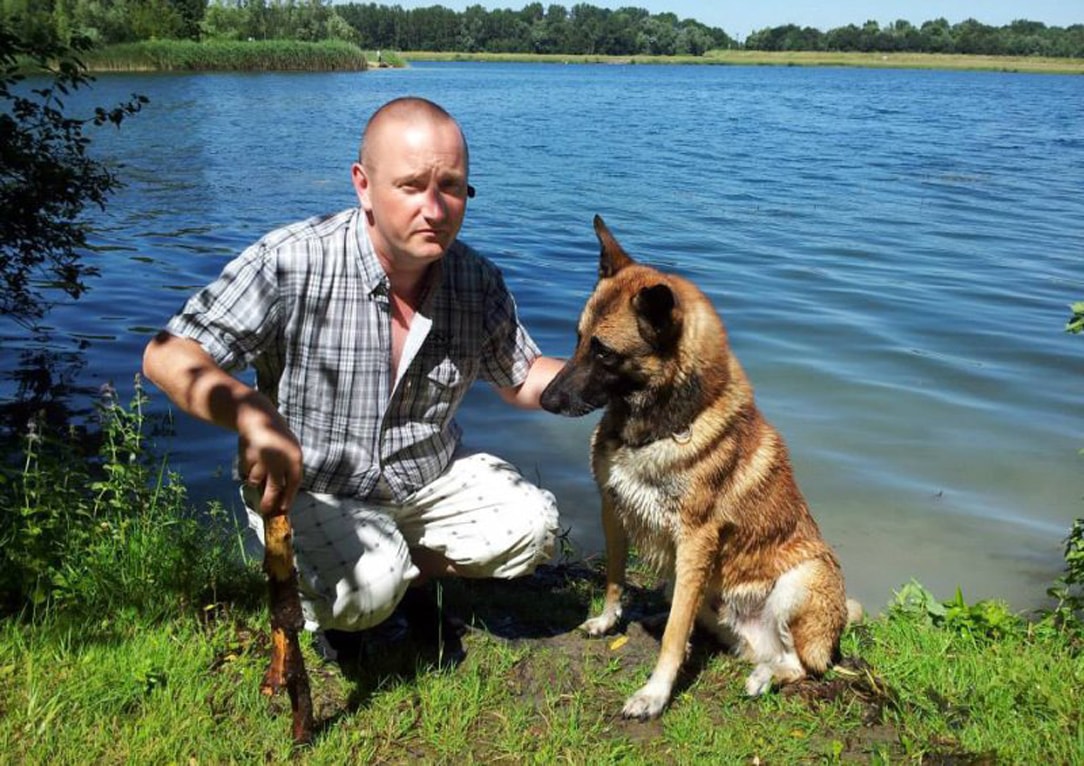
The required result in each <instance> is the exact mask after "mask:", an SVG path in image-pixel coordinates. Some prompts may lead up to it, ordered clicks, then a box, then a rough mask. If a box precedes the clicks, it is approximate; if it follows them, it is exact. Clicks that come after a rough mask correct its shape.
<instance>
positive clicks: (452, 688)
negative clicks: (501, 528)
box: [0, 575, 1084, 764]
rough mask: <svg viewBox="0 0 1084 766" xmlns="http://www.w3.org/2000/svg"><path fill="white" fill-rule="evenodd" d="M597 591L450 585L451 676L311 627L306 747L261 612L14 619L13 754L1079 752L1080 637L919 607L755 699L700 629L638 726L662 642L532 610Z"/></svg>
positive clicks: (1022, 755) (5, 661)
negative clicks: (292, 729) (938, 617)
mask: <svg viewBox="0 0 1084 766" xmlns="http://www.w3.org/2000/svg"><path fill="white" fill-rule="evenodd" d="M577 578H579V579H577ZM597 588H598V580H597V578H593V577H590V576H587V577H581V576H580V575H577V576H576V577H570V578H556V582H555V578H553V577H545V576H542V577H535V578H530V579H528V580H525V581H523V582H521V583H515V584H500V585H493V584H485V583H453V584H449V586H448V588H447V589H446V602H450V603H451V604H452V605H453V606H454V608H456V609H457V610H463V611H462V612H461V613H464V614H472V615H474V617H475V626H476V628H475V630H472V631H471V632H470V633H469V634H468V636H467V639H466V649H467V655H466V659H465V660H464V661H463V662H462V663H461V664H459V665H457V666H454V667H449V668H438V667H436V665H435V658H434V657H433V656H432V655H427V654H426V652H425V650H423V649H421V648H420V647H418V646H415V645H414V644H412V643H411V642H409V641H403V640H396V639H391V638H389V639H386V641H385V643H382V644H381V643H379V642H378V641H377V640H376V639H374V643H373V645H372V648H371V650H370V651H369V652H368V654H367V655H366V658H365V660H364V661H363V662H362V664H361V666H360V667H359V668H358V669H357V670H355V671H350V672H348V673H347V674H345V675H344V674H343V673H342V672H340V671H339V670H338V669H337V668H334V667H332V666H327V665H323V664H321V663H320V661H319V660H318V659H317V657H316V656H315V654H313V652H312V649H311V647H310V646H309V643H308V639H307V638H305V639H303V644H304V647H305V654H306V661H307V664H308V667H309V670H310V676H311V681H312V687H313V697H314V705H315V710H316V716H317V725H318V730H317V736H316V740H315V742H314V743H313V744H312V745H311V746H309V747H305V748H303V749H300V750H295V749H294V748H293V746H292V745H291V744H290V739H289V718H290V716H289V704H288V701H287V700H286V699H285V698H284V697H281V696H280V697H276V698H274V699H271V700H268V699H266V698H264V697H262V696H261V695H260V693H259V683H260V678H261V676H262V673H263V670H264V668H265V663H266V659H267V631H266V624H267V623H266V613H265V612H264V611H263V610H261V609H259V608H256V609H249V610H235V609H230V608H228V607H226V606H225V605H217V606H216V607H215V608H213V609H208V610H206V612H205V613H203V615H202V616H200V614H177V615H174V616H172V617H169V618H163V619H155V620H146V619H142V618H140V617H139V616H138V615H128V616H124V617H122V618H120V619H116V620H114V619H110V618H103V619H102V620H100V621H97V622H91V623H80V622H74V623H73V622H66V621H63V620H52V619H49V620H44V621H39V622H35V623H27V622H23V621H19V620H14V619H10V620H7V621H6V622H5V623H4V624H3V625H0V710H2V711H3V715H2V716H0V753H3V756H2V757H3V758H4V759H6V762H10V763H179V762H191V763H197V762H198V763H227V762H231V763H256V762H263V763H285V762H287V761H291V760H296V761H297V762H299V763H311V764H323V763H405V762H409V761H417V762H422V763H499V762H510V763H557V762H570V763H644V764H649V763H650V764H658V763H673V764H686V763H738V762H752V761H753V760H754V759H756V758H759V759H760V761H761V762H762V763H797V762H834V761H838V760H852V761H853V760H859V761H863V762H878V760H879V759H880V762H901V761H912V762H919V761H921V760H922V759H931V760H936V759H942V761H941V762H946V761H948V760H950V759H953V758H955V759H958V760H957V761H955V762H968V763H970V762H975V761H976V759H983V758H985V759H987V762H990V763H995V762H996V763H1019V764H1031V763H1064V764H1071V763H1080V762H1082V756H1081V754H1082V753H1084V722H1082V716H1081V710H1082V709H1084V699H1082V696H1084V693H1082V689H1084V657H1082V655H1081V652H1080V648H1081V647H1080V646H1079V645H1075V644H1074V643H1073V642H1072V641H1071V640H1069V639H1067V638H1066V637H1065V636H1064V635H1062V634H1055V633H1051V634H1049V635H1044V636H1038V635H1035V634H1032V635H1029V634H1028V632H1027V631H1026V630H1025V631H1022V632H1021V633H1019V634H1018V635H1014V636H1013V637H1011V638H1008V639H1002V640H997V641H988V640H976V639H975V637H974V636H968V635H966V634H964V633H960V632H958V631H954V630H949V629H946V628H945V627H943V626H942V627H939V626H936V625H933V624H930V623H928V622H926V621H924V620H923V619H922V618H921V616H918V615H912V614H895V615H890V616H886V617H881V618H878V619H876V620H873V621H872V622H870V623H868V624H866V625H863V626H860V627H858V628H856V629H852V630H851V631H850V632H849V633H848V635H847V636H846V638H845V642H844V655H845V658H846V659H845V662H844V663H843V665H842V666H841V668H840V669H839V670H838V671H834V672H832V673H829V675H828V676H827V677H826V678H825V679H822V680H819V681H811V682H803V683H802V684H799V685H798V686H797V687H792V688H790V689H786V690H783V691H776V692H773V693H770V694H769V695H767V696H766V697H763V698H760V699H755V700H750V699H747V698H746V697H745V696H744V695H743V694H742V679H743V678H744V675H745V674H746V673H747V672H748V667H747V666H745V665H744V663H741V662H740V661H738V660H735V659H733V658H731V657H729V656H726V655H724V654H722V653H720V652H718V651H717V650H716V649H715V648H714V647H713V646H712V645H711V644H710V643H709V642H707V641H703V640H699V639H698V640H697V641H696V642H695V643H694V652H693V654H692V656H691V658H690V660H689V664H688V667H687V669H686V672H685V673H683V675H682V678H681V680H680V682H679V690H678V692H677V694H676V696H675V699H674V701H673V703H672V705H671V707H670V709H669V710H668V711H667V712H666V713H665V714H664V715H663V717H662V718H661V719H660V720H658V721H652V722H646V723H641V722H630V721H624V720H623V719H621V718H620V715H619V711H620V708H621V704H622V702H623V700H624V698H625V697H626V696H627V695H628V694H630V693H631V692H633V691H634V690H635V689H636V688H638V686H639V685H640V684H642V683H643V681H644V680H645V679H646V677H647V675H648V673H649V672H650V668H651V665H652V663H653V661H654V657H655V652H656V651H657V647H658V642H657V639H656V638H655V637H654V636H653V635H651V634H649V633H646V632H645V631H644V630H643V629H642V628H641V627H640V626H639V624H638V623H636V622H633V623H632V624H631V625H630V626H629V628H628V630H627V632H626V635H627V637H628V639H629V640H628V641H627V642H625V643H620V642H617V641H614V640H613V639H612V638H610V639H601V640H591V639H587V638H585V637H583V636H580V635H579V634H577V633H576V632H575V631H574V630H573V629H572V628H573V626H574V622H570V623H569V624H568V625H565V626H563V628H564V629H555V628H556V627H557V626H556V623H558V622H560V620H556V621H555V620H552V619H548V620H546V621H545V625H543V624H542V623H539V622H538V618H539V615H548V614H550V613H551V612H550V610H551V607H552V613H553V614H558V615H560V614H563V613H565V612H568V607H569V605H570V603H575V604H577V605H579V606H581V607H583V609H584V610H586V608H587V603H588V601H590V600H591V599H592V598H594V597H596V596H597V595H598V593H597V590H596V589H597ZM513 592H519V594H520V596H521V598H520V599H519V602H518V603H519V607H518V609H517V610H515V611H513V612H512V613H511V615H510V616H511V617H513V618H515V622H516V624H517V626H518V631H519V632H522V633H524V635H516V636H511V637H508V636H504V637H502V635H500V633H501V632H503V631H501V630H496V631H490V630H486V629H485V628H484V623H485V622H486V621H487V620H498V619H500V618H501V617H502V616H503V617H508V616H509V615H508V614H506V611H507V607H506V606H504V605H503V604H504V603H505V602H506V599H507V597H508V596H509V594H511V593H513ZM641 597H646V598H648V599H652V598H656V597H657V594H654V592H653V591H649V592H647V593H646V595H645V594H644V593H641ZM494 605H500V606H498V607H496V608H495V606H494ZM584 613H586V611H584ZM568 616H569V617H571V616H572V615H571V613H570V612H569V613H568ZM580 616H582V615H580Z"/></svg>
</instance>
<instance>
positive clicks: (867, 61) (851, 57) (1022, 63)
mask: <svg viewBox="0 0 1084 766" xmlns="http://www.w3.org/2000/svg"><path fill="white" fill-rule="evenodd" d="M398 55H399V56H400V57H401V58H402V59H403V60H405V61H406V62H408V63H409V62H411V61H483V62H515V63H551V64H651V65H675V64H682V65H708V66H710V65H716V66H807V67H860V68H872V69H951V70H965V71H976V72H1021V73H1035V74H1078V75H1079V74H1084V59H1068V58H1048V57H1039V56H971V55H965V54H949V53H876V52H874V53H831V52H816V51H787V52H774V51H728V50H715V51H708V52H707V53H706V54H704V55H703V56H594V55H562V54H529V53H451V52H449V53H436V52H432V51H403V52H400V53H399V54H398Z"/></svg>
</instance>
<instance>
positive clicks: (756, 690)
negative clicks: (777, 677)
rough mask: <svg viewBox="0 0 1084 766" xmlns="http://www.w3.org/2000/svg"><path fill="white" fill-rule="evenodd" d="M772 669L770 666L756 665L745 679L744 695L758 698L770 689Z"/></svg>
mask: <svg viewBox="0 0 1084 766" xmlns="http://www.w3.org/2000/svg"><path fill="white" fill-rule="evenodd" d="M773 676H774V674H773V673H772V668H771V666H770V665H757V666H756V667H755V668H754V669H753V672H752V673H750V674H749V677H748V678H746V679H745V693H746V694H748V695H749V696H750V697H759V696H760V695H761V694H764V693H765V692H767V691H768V690H769V689H771V688H772V678H773Z"/></svg>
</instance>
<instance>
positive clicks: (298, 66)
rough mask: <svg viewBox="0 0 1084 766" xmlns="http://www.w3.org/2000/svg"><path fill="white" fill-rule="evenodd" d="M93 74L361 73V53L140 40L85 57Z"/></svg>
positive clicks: (327, 44) (344, 48)
mask: <svg viewBox="0 0 1084 766" xmlns="http://www.w3.org/2000/svg"><path fill="white" fill-rule="evenodd" d="M85 63H86V65H87V67H88V69H90V70H91V71H97V72H133V71H160V72H177V71H183V72H213V71H260V72H266V71H279V72H285V71H311V72H331V71H364V70H365V69H366V68H367V67H368V62H367V61H366V57H365V52H364V51H362V50H361V49H360V48H358V47H357V46H356V45H353V44H351V43H348V42H344V41H342V40H325V41H322V42H301V41H299V40H250V41H241V40H220V41H210V42H202V43H198V42H194V41H191V40H146V41H143V42H138V43H125V44H122V45H110V46H108V47H106V48H101V49H98V50H95V51H92V52H91V53H88V54H87V56H86V57H85Z"/></svg>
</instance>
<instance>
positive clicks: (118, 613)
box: [0, 380, 1084, 764]
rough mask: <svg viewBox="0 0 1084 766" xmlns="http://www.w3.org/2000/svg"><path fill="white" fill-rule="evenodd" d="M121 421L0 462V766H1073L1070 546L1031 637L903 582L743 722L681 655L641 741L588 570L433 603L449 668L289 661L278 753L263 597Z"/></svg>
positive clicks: (406, 636)
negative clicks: (460, 626) (593, 625)
mask: <svg viewBox="0 0 1084 766" xmlns="http://www.w3.org/2000/svg"><path fill="white" fill-rule="evenodd" d="M144 402H145V397H144V396H143V394H142V391H141V390H140V386H139V383H138V380H137V383H136V394H135V396H134V397H133V400H132V404H131V405H130V406H129V407H128V408H127V409H126V408H124V407H121V406H120V405H118V404H117V402H116V393H115V392H112V391H109V392H106V395H105V397H104V401H103V402H102V403H100V405H99V408H98V421H97V422H98V426H97V427H98V428H99V429H100V430H101V433H100V434H98V435H95V434H94V433H92V432H91V430H89V429H88V431H87V432H80V431H79V430H78V429H76V430H70V431H68V432H67V433H66V435H65V438H57V437H55V436H51V435H50V434H49V433H48V429H46V428H45V427H44V426H39V427H36V428H35V429H34V430H32V431H31V433H29V434H28V435H27V436H26V438H25V440H24V441H25V445H24V449H23V450H22V454H20V455H17V456H14V457H13V456H11V455H8V456H6V459H5V460H3V461H2V462H0V468H3V469H4V470H3V472H2V473H0V542H2V543H3V544H2V545H0V586H2V590H0V592H2V595H3V602H2V603H3V604H4V605H5V606H6V609H5V611H4V612H3V614H4V615H6V616H4V617H3V618H2V619H0V763H2V764H6V763H19V764H24V763H25V764H69V763H73V764H74V763H78V764H86V763H93V764H114V763H117V764H120V763H125V764H127V763H182V762H183V763H193V764H194V763H240V764H247V763H253V764H255V763H271V764H274V763H286V762H298V763H303V764H341V763H374V764H384V763H416V762H417V763H448V764H451V763H455V764H459V763H465V764H470V763H487V764H488V763H501V762H506V763H515V764H520V763H527V764H531V763H545V764H549V763H560V762H568V763H584V764H596V763H599V764H604V763H621V764H697V763H713V764H714V763H757V762H760V763H788V764H789V763H837V762H867V763H870V762H871V763H899V762H908V761H909V762H916V763H917V762H934V763H1006V764H1016V763H1019V764H1032V763H1058V764H1074V763H1084V715H1082V712H1081V711H1082V710H1084V622H1082V621H1081V617H1080V615H1081V607H1082V606H1084V595H1082V594H1081V592H1080V584H1081V583H1082V582H1084V521H1080V522H1078V523H1077V524H1076V525H1074V528H1073V531H1072V532H1071V533H1070V536H1069V538H1068V540H1067V546H1066V561H1067V564H1068V569H1067V572H1068V573H1067V575H1066V576H1065V577H1064V578H1062V579H1060V580H1059V581H1058V582H1057V583H1055V584H1054V586H1053V587H1052V588H1051V595H1052V596H1055V599H1056V601H1057V603H1058V606H1057V607H1056V608H1055V610H1054V611H1053V612H1051V613H1050V614H1048V615H1046V616H1045V617H1043V618H1042V619H1039V620H1035V621H1027V620H1024V619H1023V618H1022V617H1020V616H1019V615H1015V614H1012V613H1010V612H1009V611H1008V609H1007V608H1006V607H1005V606H1004V605H1003V604H1000V603H998V602H979V603H977V604H967V603H965V602H964V601H963V599H962V598H961V597H959V595H957V597H956V598H955V599H952V600H949V601H947V602H943V603H942V602H938V601H937V600H936V599H934V597H933V596H932V595H931V594H930V593H929V592H928V591H926V590H925V589H923V588H922V587H921V586H920V585H918V584H917V583H908V584H907V585H905V586H903V587H902V588H901V589H900V591H899V592H898V593H897V594H896V595H895V597H894V598H893V600H892V601H891V603H890V604H889V606H888V608H887V609H886V611H885V613H884V614H883V615H882V616H880V617H878V618H876V619H873V620H870V621H869V622H867V623H864V624H861V625H858V626H854V627H852V628H851V629H849V630H848V632H847V633H846V634H845V636H844V640H843V645H842V657H841V661H840V663H839V665H838V666H837V667H836V668H834V669H833V670H832V671H830V672H829V673H828V674H827V675H826V676H825V677H824V678H821V679H815V680H806V681H803V682H801V683H798V684H795V685H792V686H788V687H785V688H784V689H781V690H776V691H773V692H771V693H769V694H768V695H765V696H764V697H761V698H758V699H748V698H746V697H745V696H744V693H743V679H744V677H745V676H746V675H747V674H748V672H749V667H748V666H747V665H746V664H745V663H743V662H741V661H738V660H736V659H734V658H732V657H730V656H728V655H726V654H724V653H723V652H721V651H720V649H719V647H718V646H717V645H715V644H714V643H713V642H712V641H711V640H709V639H705V638H702V637H699V636H698V637H694V641H693V643H692V646H691V651H690V654H689V657H688V659H687V661H686V664H685V667H684V669H683V672H682V674H681V675H680V677H679V679H678V684H677V686H676V689H675V695H674V699H673V701H672V704H671V706H670V708H669V709H668V710H667V711H666V712H665V714H664V715H663V716H662V717H661V718H660V719H658V720H655V721H649V722H639V721H626V720H624V719H623V718H621V716H620V710H621V707H622V704H623V702H624V700H625V699H626V697H627V696H628V695H630V694H631V693H632V692H633V691H635V690H636V689H637V688H639V686H640V685H641V684H643V683H644V681H645V680H646V678H647V676H648V675H649V673H650V671H651V668H652V667H653V665H654V662H655V659H656V657H657V654H658V650H659V635H658V632H657V629H655V628H649V627H647V626H648V625H650V624H651V622H650V621H648V620H646V619H645V618H647V617H649V616H651V615H654V614H656V613H657V612H659V611H660V610H665V608H666V602H665V598H664V596H663V590H662V588H661V587H660V584H659V583H656V582H654V581H653V580H651V579H650V578H648V577H646V576H645V575H643V574H642V573H637V572H635V571H634V573H633V580H632V587H631V588H630V595H629V599H628V603H627V605H626V622H625V623H624V624H623V625H622V626H621V629H620V631H619V633H617V634H616V635H614V636H610V637H607V638H604V639H598V640H591V639H587V638H586V637H584V636H582V635H581V634H580V633H579V632H578V630H577V629H576V626H577V625H578V624H579V623H580V622H581V621H582V620H583V618H584V617H585V616H586V615H587V614H589V613H590V612H592V611H594V610H597V609H598V608H599V607H600V604H601V600H602V594H603V576H602V574H601V569H600V567H599V566H598V565H597V562H591V563H585V562H582V561H576V560H575V557H574V556H571V557H570V559H569V561H567V562H565V563H561V564H558V565H553V566H547V567H543V568H541V569H540V570H539V571H538V572H537V573H536V574H534V575H533V576H531V577H528V578H523V579H520V580H517V581H513V582H496V581H463V580H455V581H449V582H447V583H446V584H443V585H442V589H441V591H440V595H441V603H442V604H443V608H446V609H448V610H450V611H452V612H453V613H455V614H457V615H459V616H461V617H464V618H466V619H467V621H468V623H469V624H470V625H471V630H470V631H469V632H468V633H467V635H466V636H465V637H464V646H465V649H466V653H465V656H462V657H460V656H459V655H453V654H452V653H451V652H447V653H446V652H444V651H443V650H442V649H441V648H440V647H434V646H432V645H431V644H428V643H419V642H418V641H415V640H414V639H413V638H412V637H411V634H410V633H409V632H408V631H406V630H405V629H403V627H402V626H401V624H400V623H399V622H398V621H397V620H390V621H388V622H387V623H385V624H384V625H381V626H379V627H378V628H377V629H375V630H373V631H370V632H368V633H367V634H366V642H365V646H364V651H363V654H362V657H361V661H360V662H358V663H356V664H353V665H348V666H346V667H345V668H339V667H338V666H334V665H328V664H324V663H322V662H321V661H320V660H319V658H318V657H317V655H316V653H315V651H314V648H313V646H312V644H311V637H309V636H307V635H306V636H304V637H303V639H302V643H303V651H304V653H305V657H306V664H307V667H308V670H309V675H310V681H311V687H312V692H313V707H314V712H315V716H316V722H317V730H316V736H315V738H314V742H313V743H312V744H311V745H309V746H305V747H303V748H300V749H298V748H295V747H294V746H293V744H292V740H291V737H290V723H291V720H290V719H291V716H290V705H289V701H288V699H287V698H286V695H285V694H282V695H279V696H277V697H274V698H271V699H268V698H265V697H263V696H262V695H261V694H260V691H259V687H260V682H261V679H262V677H263V673H264V671H265V669H266V666H267V661H268V657H269V639H270V636H269V617H268V614H267V609H266V604H265V600H266V596H265V595H264V594H265V589H266V586H265V584H264V583H263V581H262V577H261V576H259V574H258V571H257V569H256V568H255V565H254V563H253V562H251V561H248V562H246V561H244V560H243V557H242V556H241V555H240V553H239V550H240V548H239V546H238V545H237V540H236V538H235V535H236V533H235V531H234V530H232V529H231V528H230V526H229V524H227V523H226V520H225V519H224V518H222V517H221V516H216V515H215V514H211V516H210V520H211V522H212V523H211V524H210V525H208V524H207V521H206V519H205V520H203V521H202V522H201V520H200V519H199V518H197V517H196V516H195V515H194V514H193V513H192V512H191V510H190V509H188V508H187V506H186V502H185V497H184V492H183V488H182V487H181V485H180V483H179V477H176V476H174V475H173V474H171V473H170V472H169V471H168V470H167V468H166V466H165V464H164V462H159V461H157V460H156V459H155V458H154V457H153V456H152V455H151V454H150V451H149V450H148V449H147V447H146V444H145V441H144V437H143V432H144V430H145V429H146V428H147V426H148V425H149V424H147V423H145V421H144V418H143V415H142V412H143V405H144ZM83 442H90V443H91V444H96V447H97V449H96V451H93V452H89V451H88V452H84V446H83ZM868 606H870V607H871V608H873V609H874V610H875V609H876V608H877V605H868Z"/></svg>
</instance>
